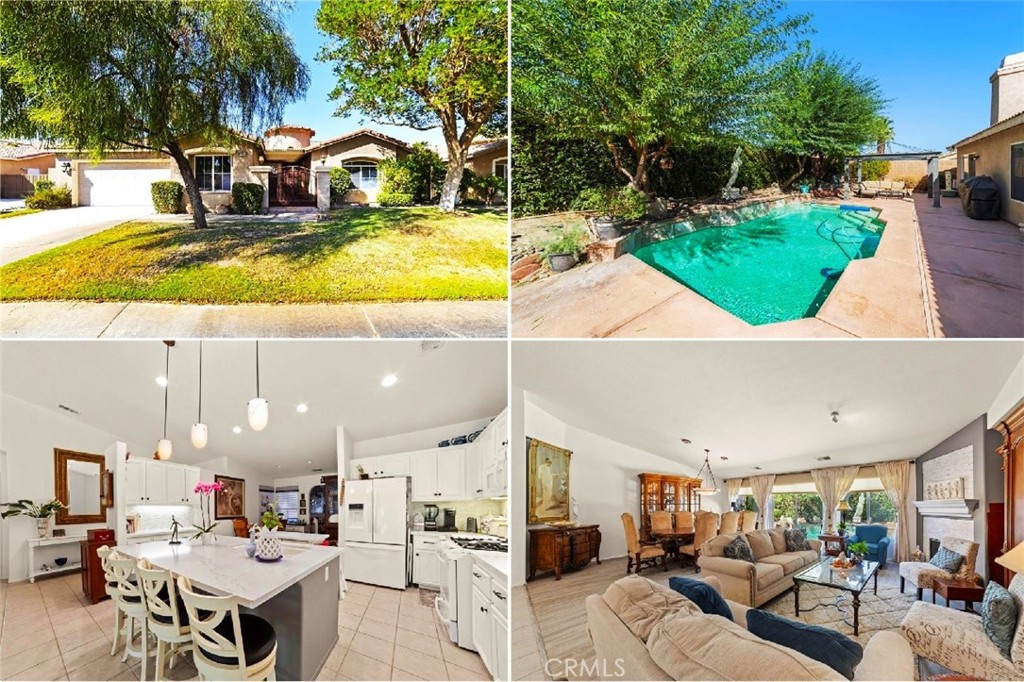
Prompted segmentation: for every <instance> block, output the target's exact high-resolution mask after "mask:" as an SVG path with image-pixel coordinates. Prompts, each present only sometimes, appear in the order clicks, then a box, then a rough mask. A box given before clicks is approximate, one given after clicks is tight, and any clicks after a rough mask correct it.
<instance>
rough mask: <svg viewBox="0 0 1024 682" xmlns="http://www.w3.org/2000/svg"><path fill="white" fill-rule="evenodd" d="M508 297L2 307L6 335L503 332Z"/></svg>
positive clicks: (0, 329) (0, 334) (0, 326)
mask: <svg viewBox="0 0 1024 682" xmlns="http://www.w3.org/2000/svg"><path fill="white" fill-rule="evenodd" d="M507 316H508V302H507V301H423V302H414V303H368V304H355V303H351V304H334V305H328V304H315V305H263V304H261V305H251V304H249V305H230V306H229V305H182V304H176V303H140V302H132V303H123V302H117V303H91V302H80V301H75V302H65V301H43V302H28V303H20V302H14V303H5V304H0V338H19V337H20V338H160V339H165V338H190V337H191V338H199V337H202V338H216V337H234V338H256V337H259V338H316V337H331V338H345V337H362V338H372V337H381V338H404V337H417V338H418V337H473V338H489V337H504V336H506V334H507V329H508V328H507V325H508V321H507Z"/></svg>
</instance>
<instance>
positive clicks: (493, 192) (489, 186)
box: [473, 175, 507, 206]
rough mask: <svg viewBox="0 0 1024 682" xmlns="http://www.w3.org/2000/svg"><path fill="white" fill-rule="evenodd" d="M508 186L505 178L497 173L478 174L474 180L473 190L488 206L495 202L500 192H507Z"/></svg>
mask: <svg viewBox="0 0 1024 682" xmlns="http://www.w3.org/2000/svg"><path fill="white" fill-rule="evenodd" d="M506 187H507V183H506V182H505V179H504V178H502V177H499V176H497V175H478V176H477V177H476V178H475V180H474V181H473V192H474V193H475V194H476V195H477V196H478V197H479V198H481V199H483V202H484V203H485V204H486V205H488V206H492V205H493V204H494V202H495V201H496V200H497V198H498V193H499V192H500V193H501V194H504V193H505V192H506Z"/></svg>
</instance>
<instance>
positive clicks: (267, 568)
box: [115, 535, 341, 608]
mask: <svg viewBox="0 0 1024 682" xmlns="http://www.w3.org/2000/svg"><path fill="white" fill-rule="evenodd" d="M247 543H248V540H246V539H244V538H236V537H234V536H231V535H218V536H217V540H216V542H214V543H212V544H209V545H199V544H193V543H192V542H191V541H182V544H180V545H170V544H168V543H167V542H164V541H157V542H144V543H139V544H134V545H119V546H117V547H115V549H116V550H117V551H118V552H119V553H120V554H123V555H125V556H130V557H132V558H134V559H142V558H146V559H149V561H150V563H152V564H153V565H154V566H158V567H160V568H164V569H167V570H169V571H172V572H174V573H176V574H178V575H183V576H186V577H187V578H188V579H189V580H191V581H192V583H193V584H194V585H195V586H196V587H201V588H202V589H204V590H206V591H208V592H211V593H213V594H216V595H220V596H228V595H230V596H234V597H236V598H237V599H238V603H239V604H241V605H242V606H246V607H249V608H255V607H257V606H259V605H260V604H262V603H264V602H266V601H268V600H269V599H271V598H272V597H274V596H276V595H278V594H280V593H281V592H283V591H284V590H285V589H287V588H288V587H290V586H292V585H294V584H295V583H297V582H299V581H300V580H302V579H303V578H305V577H306V576H308V575H309V574H311V573H313V572H314V571H316V570H317V569H320V568H322V567H324V566H326V565H327V564H328V563H330V562H331V561H332V560H334V559H337V558H338V557H340V556H341V550H340V549H338V548H337V547H323V546H318V545H312V546H310V547H308V548H303V549H301V550H300V551H298V552H297V553H295V554H287V553H286V555H285V557H284V559H282V560H281V561H278V562H275V563H261V562H259V561H256V560H255V559H250V558H249V557H247V556H246V554H245V545H246V544H247ZM335 579H336V578H335Z"/></svg>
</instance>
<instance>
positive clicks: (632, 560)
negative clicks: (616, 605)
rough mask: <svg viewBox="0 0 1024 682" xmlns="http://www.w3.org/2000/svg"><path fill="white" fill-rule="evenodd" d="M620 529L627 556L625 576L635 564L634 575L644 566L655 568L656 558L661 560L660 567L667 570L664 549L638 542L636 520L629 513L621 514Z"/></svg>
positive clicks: (631, 570) (638, 573) (638, 535)
mask: <svg viewBox="0 0 1024 682" xmlns="http://www.w3.org/2000/svg"><path fill="white" fill-rule="evenodd" d="M622 529H623V530H624V531H625V533H626V548H627V549H628V550H629V555H628V556H627V557H626V574H627V575H628V574H630V573H632V572H633V565H634V564H636V574H637V575H640V570H641V568H642V567H643V566H644V565H651V566H657V564H658V558H659V557H660V558H661V567H662V569H663V570H665V571H667V570H668V562H667V560H666V558H665V548H664V547H661V546H660V545H648V544H644V543H642V542H640V534H639V533H638V532H637V530H636V520H635V519H633V515H632V514H630V513H629V512H624V513H623V514H622Z"/></svg>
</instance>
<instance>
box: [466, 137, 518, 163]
mask: <svg viewBox="0 0 1024 682" xmlns="http://www.w3.org/2000/svg"><path fill="white" fill-rule="evenodd" d="M495 149H508V138H506V137H497V138H494V139H493V140H480V141H479V142H474V143H473V146H472V147H470V148H469V157H468V158H470V159H472V158H476V157H477V156H481V155H483V154H487V153H488V152H493V151H494V150H495Z"/></svg>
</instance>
